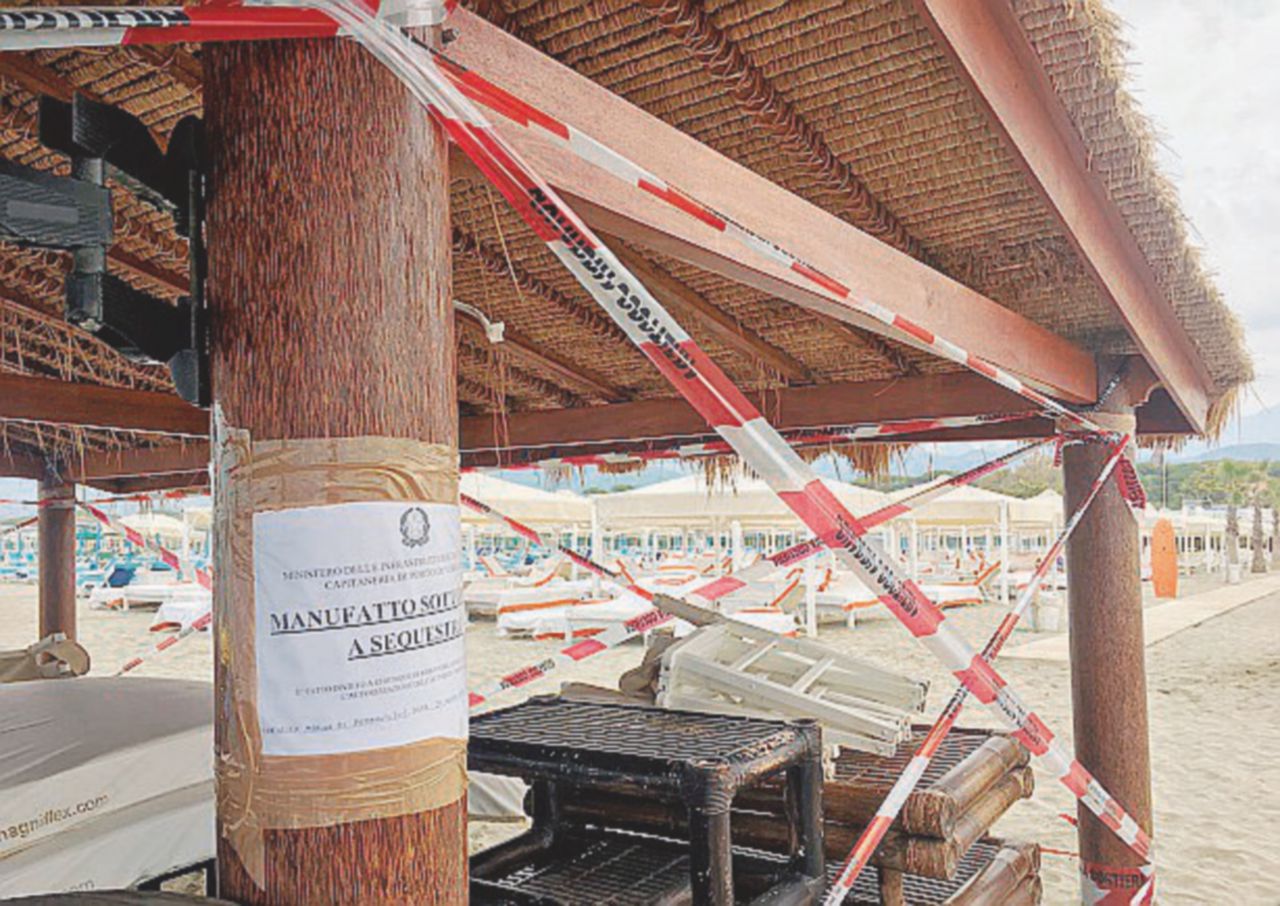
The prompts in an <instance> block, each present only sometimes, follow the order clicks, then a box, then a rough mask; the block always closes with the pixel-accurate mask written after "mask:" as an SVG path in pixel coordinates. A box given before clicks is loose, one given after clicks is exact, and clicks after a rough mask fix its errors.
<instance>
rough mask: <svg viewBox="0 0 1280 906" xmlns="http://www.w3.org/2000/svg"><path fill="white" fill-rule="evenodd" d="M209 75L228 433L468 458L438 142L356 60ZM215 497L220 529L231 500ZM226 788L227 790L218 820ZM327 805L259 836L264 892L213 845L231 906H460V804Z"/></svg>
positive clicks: (303, 44) (275, 49)
mask: <svg viewBox="0 0 1280 906" xmlns="http://www.w3.org/2000/svg"><path fill="white" fill-rule="evenodd" d="M204 66H205V88H206V93H205V100H206V106H205V110H206V123H207V126H208V134H209V147H210V155H211V162H212V172H211V177H210V178H211V201H210V204H209V212H208V245H209V298H210V302H211V306H212V307H213V314H214V319H213V320H214V324H215V328H214V330H215V333H214V343H213V368H212V372H213V376H212V377H213V387H214V393H215V398H216V403H217V407H218V408H219V409H220V414H221V415H222V416H223V418H224V419H225V423H226V424H228V425H231V426H234V427H235V428H237V429H246V430H248V431H249V432H251V433H252V436H253V439H254V441H255V442H258V441H261V440H270V439H283V438H288V439H307V438H327V437H333V438H356V437H383V438H408V439H412V440H418V441H425V442H429V443H433V444H446V445H449V446H452V447H454V448H456V446H457V409H456V401H455V400H456V388H455V385H454V362H453V358H454V326H453V320H454V316H453V309H452V304H451V297H450V236H449V211H448V204H449V194H448V185H449V183H448V170H447V155H446V146H445V141H444V139H443V137H442V136H441V134H440V133H439V132H438V131H437V130H436V128H435V127H434V126H433V125H432V124H431V123H430V122H429V120H428V118H427V116H426V115H425V113H424V112H423V110H422V108H421V107H420V106H418V104H417V103H416V102H414V101H413V100H412V98H411V97H410V95H409V93H408V92H407V91H406V90H405V89H404V88H403V87H402V86H401V85H400V84H399V83H398V82H397V81H396V80H395V79H394V78H393V77H392V76H391V75H390V74H389V73H388V72H387V71H386V70H385V69H384V68H383V67H382V66H381V65H380V64H378V63H377V62H375V60H374V59H373V57H372V56H370V55H369V54H367V53H366V52H365V51H364V50H363V49H362V48H360V47H359V46H358V45H357V44H356V43H355V42H348V41H278V42H261V43H227V44H217V45H214V44H210V45H208V46H206V48H205V57H204ZM278 484H279V485H280V486H281V487H279V488H275V489H273V491H272V492H273V493H283V486H284V485H285V484H286V482H284V481H280V482H279V483H278ZM216 491H217V497H216V499H215V508H217V510H218V515H219V518H221V517H222V515H223V514H225V513H227V512H228V507H229V506H230V499H229V492H228V490H227V489H226V488H224V487H218V488H217V489H216ZM216 543H217V544H218V545H220V546H221V545H225V544H227V543H228V541H227V539H226V538H218V539H216ZM460 546H461V545H459V547H460ZM223 553H225V549H224V551H223ZM219 562H221V557H220V559H219ZM226 588H227V583H223V582H220V583H219V584H217V585H216V587H215V614H217V615H218V617H219V622H218V623H217V624H215V637H217V638H218V641H219V646H220V647H219V656H218V657H217V658H215V662H216V663H217V664H218V667H217V671H216V673H217V675H216V677H215V688H216V690H217V691H216V695H217V698H216V700H217V701H218V702H223V701H225V700H226V699H225V694H226V692H227V690H228V689H229V688H230V687H231V683H232V679H233V677H232V674H233V670H234V669H235V668H233V667H230V666H227V664H225V663H224V661H223V657H222V655H224V654H225V653H226V651H227V647H228V646H230V647H231V648H234V643H235V640H234V639H223V638H222V633H224V632H228V631H229V630H228V628H227V627H228V626H229V625H232V624H231V623H230V622H229V620H230V618H229V616H228V615H229V614H232V613H234V612H235V608H236V607H237V605H238V604H241V603H243V602H237V601H234V600H230V599H229V593H228V592H227V590H226ZM250 631H251V630H250ZM242 669H248V668H242ZM339 679H341V677H340V676H337V677H334V680H335V682H336V681H338V680H339ZM226 710H227V709H223V708H219V709H217V711H216V714H217V716H216V718H215V733H216V736H217V738H218V746H219V751H224V750H225V747H226V746H227V735H228V733H229V731H230V729H231V727H232V726H233V723H232V717H231V716H229V715H228V714H227V713H226ZM263 760H266V759H263ZM261 769H262V766H261V765H258V764H250V765H247V766H246V767H245V770H247V771H249V772H254V773H253V775H252V776H257V773H256V772H259V771H260V770H261ZM228 788H229V786H228V781H227V780H226V779H224V778H223V777H222V776H220V777H219V793H220V797H219V808H220V810H223V809H225V805H224V803H223V800H222V796H221V794H222V793H223V792H224V791H225V790H226V789H228ZM381 795H382V796H383V797H384V799H386V798H387V797H391V800H392V804H391V805H390V806H389V808H388V810H389V809H390V808H395V807H396V806H395V805H394V802H395V797H397V796H400V797H401V801H407V800H405V799H404V797H405V796H407V793H406V792H405V791H404V790H397V789H395V788H393V787H390V786H389V785H387V784H384V785H383V789H382V790H381ZM324 798H325V797H324V796H323V795H322V794H320V793H317V792H310V793H308V794H307V795H300V796H296V797H294V798H292V799H289V800H287V801H286V804H285V806H283V807H284V808H288V809H296V811H295V812H293V814H294V815H296V816H298V818H299V824H300V825H302V826H300V827H298V828H297V829H270V828H268V829H266V830H264V831H263V835H262V843H263V855H264V862H263V865H264V872H263V883H264V884H265V889H262V888H261V887H260V886H259V885H258V884H257V883H256V882H255V881H254V879H253V878H251V877H250V875H249V872H248V871H247V870H246V867H245V863H244V862H242V861H241V858H240V855H239V853H238V852H237V850H236V849H235V848H234V847H233V846H232V845H231V843H230V842H229V840H228V839H227V838H226V837H223V836H220V838H219V841H218V874H219V882H220V894H221V895H222V896H224V897H227V898H228V899H232V900H234V901H235V902H237V903H242V904H293V903H332V904H356V903H359V904H390V903H396V904H446V903H447V904H454V903H464V902H466V900H467V862H466V857H467V832H466V801H465V797H464V798H463V799H461V800H458V801H456V802H453V803H452V804H449V805H445V806H443V807H440V808H436V809H431V810H427V811H421V812H418V813H410V814H404V815H400V816H398V817H388V818H373V819H367V820H358V821H352V822H350V823H343V824H336V825H329V826H319V827H311V826H306V820H305V819H306V817H307V815H308V814H311V813H314V812H316V811H320V812H328V811H329V810H330V809H331V808H332V805H333V804H332V803H323V802H321V800H322V799H324ZM280 807H281V806H277V810H278V809H279V808H280ZM224 817H226V816H225V815H224V814H220V815H219V826H220V827H222V826H223V819H224ZM286 817H288V816H286Z"/></svg>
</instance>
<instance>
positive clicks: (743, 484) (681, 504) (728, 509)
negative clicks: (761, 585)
mask: <svg viewBox="0 0 1280 906" xmlns="http://www.w3.org/2000/svg"><path fill="white" fill-rule="evenodd" d="M822 482H823V484H825V485H826V486H827V488H828V489H829V490H830V491H831V492H832V493H833V494H834V495H835V496H836V497H837V498H838V499H839V500H840V501H841V502H842V503H844V504H845V505H846V506H848V507H849V508H850V509H851V510H852V511H853V512H854V513H855V514H862V513H867V512H870V511H872V510H875V509H879V508H880V507H882V506H885V505H886V504H888V502H889V498H888V497H887V496H886V495H885V494H882V493H880V492H879V491H873V490H870V489H869V488H860V487H856V486H855V485H851V484H847V483H845V482H842V481H834V480H832V479H827V478H824V479H822ZM596 505H597V507H598V512H599V516H600V523H601V525H602V526H603V527H605V528H606V529H609V530H612V531H619V530H627V529H702V530H705V529H716V528H719V527H722V526H724V527H727V526H729V525H731V524H732V523H734V522H737V523H739V524H740V525H741V526H742V528H743V530H745V531H762V530H763V531H768V530H773V529H780V528H786V529H799V528H801V525H800V522H799V520H797V519H796V518H795V516H794V514H792V512H791V511H790V510H789V509H787V507H786V506H785V505H784V504H783V503H782V502H781V501H780V500H779V499H778V496H777V495H776V494H774V493H773V491H771V490H770V489H769V487H768V485H766V484H765V483H764V482H763V481H762V480H760V479H758V478H740V479H738V480H737V481H735V482H732V483H730V484H726V485H725V486H723V487H711V486H709V485H708V484H707V479H706V476H705V475H703V474H701V473H697V474H692V475H685V476H682V477H680V478H673V479H671V480H669V481H662V482H658V483H657V484H651V485H647V486H645V487H642V488H635V489H633V490H630V491H620V492H618V493H616V494H603V495H601V496H599V497H598V498H596Z"/></svg>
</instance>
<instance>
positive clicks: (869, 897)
mask: <svg viewBox="0 0 1280 906" xmlns="http://www.w3.org/2000/svg"><path fill="white" fill-rule="evenodd" d="M1000 849H1001V845H1000V844H999V843H997V842H994V841H990V840H979V841H978V842H977V843H975V844H973V846H972V847H970V848H969V851H968V852H967V853H965V855H964V858H962V859H961V860H960V865H959V867H958V868H957V869H956V874H955V877H954V878H952V879H951V880H949V881H937V880H933V879H932V878H921V877H918V876H916V875H904V876H903V879H902V894H903V899H905V900H906V901H907V903H909V904H910V906H942V904H945V903H946V902H947V901H948V900H950V899H951V898H952V897H953V896H955V894H956V891H958V890H959V889H960V888H961V887H963V886H964V885H965V884H966V883H968V881H969V879H970V878H972V877H973V876H974V875H976V874H978V872H980V871H982V870H983V869H984V868H986V867H987V866H988V865H990V864H991V860H992V859H994V858H995V856H996V853H998V852H999V851H1000ZM839 871H840V866H839V865H838V864H837V865H833V866H831V867H829V868H828V869H827V878H828V880H835V877H836V875H837V874H838V873H839ZM844 902H845V906H854V904H857V906H864V904H866V906H878V904H879V903H880V870H879V869H878V868H876V867H875V866H870V865H869V866H867V868H866V869H864V870H863V872H862V874H861V875H859V876H858V880H857V882H856V883H855V884H854V885H853V890H851V891H849V895H848V896H847V897H845V899H844Z"/></svg>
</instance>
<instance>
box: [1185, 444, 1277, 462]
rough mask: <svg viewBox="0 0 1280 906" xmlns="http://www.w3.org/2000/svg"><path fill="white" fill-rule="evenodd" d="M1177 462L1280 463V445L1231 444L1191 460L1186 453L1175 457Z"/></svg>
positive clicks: (1200, 454)
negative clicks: (1223, 460) (1229, 460)
mask: <svg viewBox="0 0 1280 906" xmlns="http://www.w3.org/2000/svg"><path fill="white" fill-rule="evenodd" d="M1171 459H1173V460H1174V461H1177V462H1213V461H1215V460H1219V459H1239V460H1243V461H1245V462H1263V461H1274V462H1280V444H1265V443H1260V444H1231V445H1230V446H1228V447H1214V448H1211V449H1208V450H1205V451H1204V452H1203V453H1198V454H1196V455H1195V456H1192V457H1190V458H1188V457H1187V455H1186V453H1185V451H1184V452H1183V453H1180V454H1179V455H1177V456H1175V457H1171Z"/></svg>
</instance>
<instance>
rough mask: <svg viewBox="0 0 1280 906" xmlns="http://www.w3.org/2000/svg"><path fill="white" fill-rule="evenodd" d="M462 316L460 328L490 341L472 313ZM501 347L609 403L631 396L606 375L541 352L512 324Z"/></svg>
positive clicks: (504, 330) (460, 310) (503, 334)
mask: <svg viewBox="0 0 1280 906" xmlns="http://www.w3.org/2000/svg"><path fill="white" fill-rule="evenodd" d="M458 316H459V319H458V325H459V326H460V327H461V328H462V329H463V330H465V331H466V332H467V333H469V334H470V335H472V336H473V337H475V339H476V340H477V341H478V342H480V343H488V342H489V341H488V339H487V337H486V335H485V332H484V326H483V325H482V324H481V323H480V322H479V321H478V320H476V319H475V317H474V316H473V315H471V313H470V312H467V311H464V310H462V309H459V310H458ZM497 348H498V349H502V350H505V351H506V352H508V353H510V354H511V356H512V357H513V358H515V359H517V360H519V361H522V362H524V363H525V364H527V365H532V366H533V367H535V368H537V369H539V370H542V371H546V372H548V373H550V374H554V375H555V376H556V377H557V378H558V379H559V380H561V381H563V382H564V383H566V384H569V385H570V386H571V387H575V388H578V389H580V390H585V391H586V392H587V393H589V394H590V395H591V396H594V397H596V398H598V399H601V400H605V401H606V402H621V401H622V400H625V399H627V398H628V397H629V394H628V393H627V392H626V391H625V390H623V389H621V388H620V387H618V386H616V385H615V384H612V383H610V382H609V381H608V380H607V379H606V378H604V377H603V376H602V375H600V374H597V373H596V372H594V371H592V370H591V369H589V368H583V367H582V366H580V365H574V364H573V363H571V362H568V361H566V360H565V359H563V358H561V357H560V356H557V355H555V354H553V353H550V352H543V351H541V350H539V349H538V348H537V347H536V346H535V345H534V343H533V341H532V340H530V339H529V338H528V337H526V336H525V335H524V334H522V333H520V332H519V331H517V330H515V329H514V328H512V327H511V325H510V324H508V325H506V326H505V327H504V328H503V333H502V342H501V343H500V344H497Z"/></svg>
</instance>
